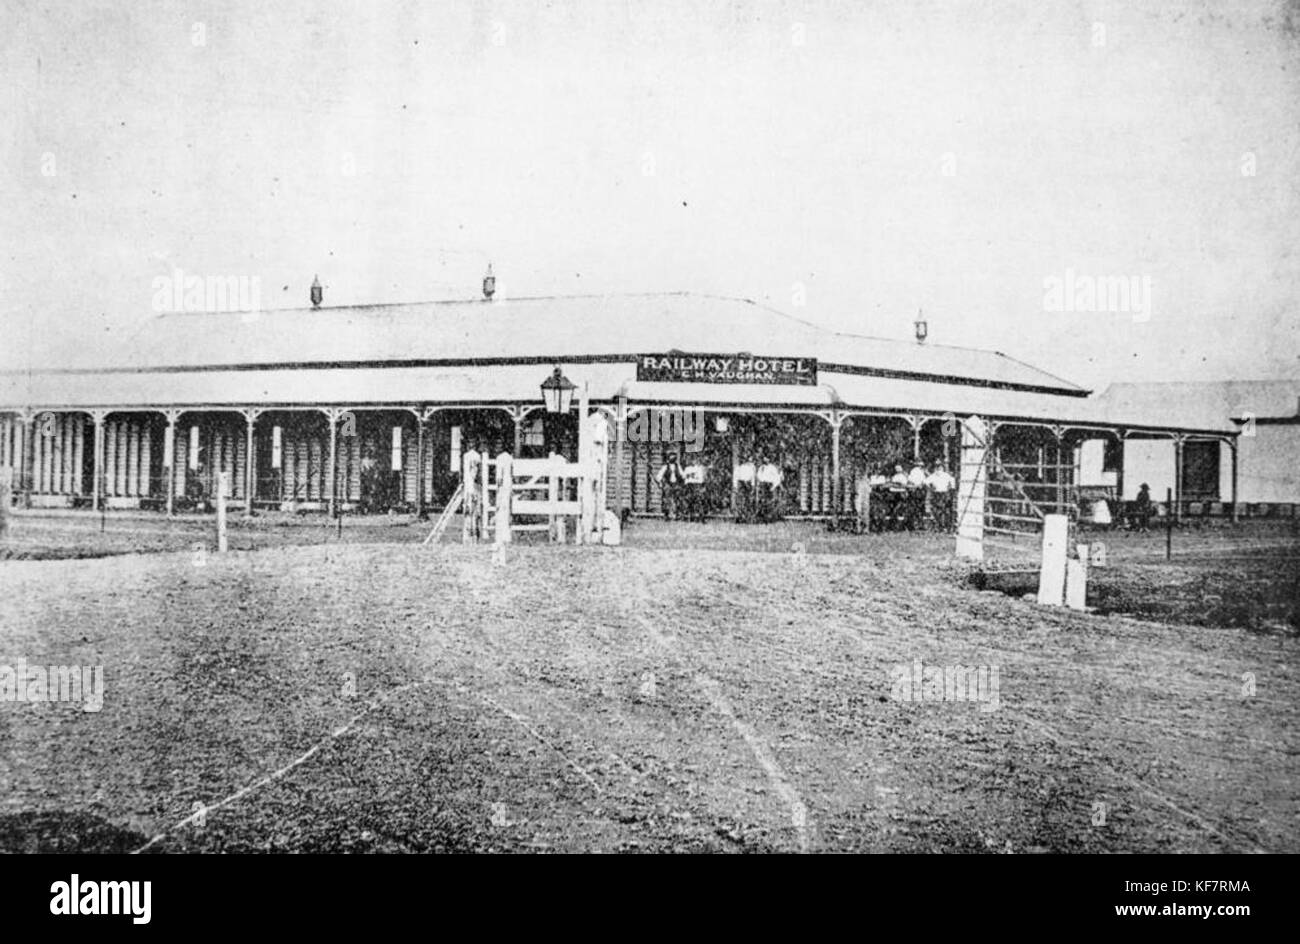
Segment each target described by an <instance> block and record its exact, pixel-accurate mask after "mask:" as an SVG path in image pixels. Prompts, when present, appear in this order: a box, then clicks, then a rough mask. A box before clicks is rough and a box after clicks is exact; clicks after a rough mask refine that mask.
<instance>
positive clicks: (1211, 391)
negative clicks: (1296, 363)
mask: <svg viewBox="0 0 1300 944" xmlns="http://www.w3.org/2000/svg"><path fill="white" fill-rule="evenodd" d="M1093 399H1094V400H1096V401H1097V403H1098V404H1100V406H1101V408H1102V409H1103V410H1104V411H1105V412H1106V413H1107V414H1109V415H1113V416H1121V417H1137V416H1141V417H1146V418H1147V419H1148V421H1149V423H1150V425H1163V424H1171V423H1174V422H1175V421H1177V422H1178V423H1179V424H1181V425H1186V426H1197V427H1207V428H1208V427H1212V426H1213V425H1214V424H1219V425H1222V424H1227V425H1228V426H1229V427H1230V428H1232V429H1236V428H1237V426H1236V425H1235V424H1232V423H1230V422H1229V421H1230V420H1241V419H1244V418H1246V417H1247V416H1248V415H1249V416H1251V417H1254V418H1255V419H1285V418H1291V417H1295V416H1296V415H1297V414H1300V380H1223V381H1197V382H1172V383H1115V384H1111V385H1110V386H1108V387H1107V388H1106V389H1105V390H1103V391H1102V392H1101V393H1099V394H1097V395H1096V396H1095V397H1094V398H1093Z"/></svg>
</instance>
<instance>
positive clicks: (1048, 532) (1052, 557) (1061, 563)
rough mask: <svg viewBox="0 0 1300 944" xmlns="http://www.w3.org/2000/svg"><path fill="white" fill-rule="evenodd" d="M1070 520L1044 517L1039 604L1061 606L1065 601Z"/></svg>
mask: <svg viewBox="0 0 1300 944" xmlns="http://www.w3.org/2000/svg"><path fill="white" fill-rule="evenodd" d="M1069 530H1070V519H1069V518H1068V517H1067V516H1065V515H1044V516H1043V564H1042V569H1041V570H1040V571H1039V576H1038V602H1039V603H1041V604H1042V605H1044V606H1060V605H1061V604H1062V603H1063V602H1064V600H1065V558H1066V541H1067V540H1068V539H1069Z"/></svg>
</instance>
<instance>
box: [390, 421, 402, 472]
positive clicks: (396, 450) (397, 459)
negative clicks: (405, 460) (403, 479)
mask: <svg viewBox="0 0 1300 944" xmlns="http://www.w3.org/2000/svg"><path fill="white" fill-rule="evenodd" d="M390 461H391V463H392V465H391V468H392V470H393V471H394V472H401V471H402V427H400V426H394V427H393V452H392V456H391V457H390Z"/></svg>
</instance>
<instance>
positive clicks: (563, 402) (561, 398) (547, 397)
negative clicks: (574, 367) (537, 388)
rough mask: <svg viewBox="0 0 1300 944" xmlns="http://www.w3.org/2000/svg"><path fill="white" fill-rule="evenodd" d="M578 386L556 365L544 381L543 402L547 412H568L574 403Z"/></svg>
mask: <svg viewBox="0 0 1300 944" xmlns="http://www.w3.org/2000/svg"><path fill="white" fill-rule="evenodd" d="M576 389H578V388H577V386H576V385H575V384H574V383H573V382H572V381H571V380H569V378H568V377H566V376H564V374H562V373H561V372H560V368H559V367H556V368H555V371H554V372H553V373H552V374H551V376H549V377H547V378H546V379H545V380H544V381H542V402H543V403H545V404H546V412H547V413H568V412H569V407H570V406H572V405H573V391H574V390H576Z"/></svg>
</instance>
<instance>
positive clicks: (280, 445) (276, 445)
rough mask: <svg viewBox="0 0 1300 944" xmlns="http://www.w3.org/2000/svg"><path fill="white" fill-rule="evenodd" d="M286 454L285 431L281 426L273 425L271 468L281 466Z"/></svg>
mask: <svg viewBox="0 0 1300 944" xmlns="http://www.w3.org/2000/svg"><path fill="white" fill-rule="evenodd" d="M283 455H284V431H283V430H282V429H281V428H280V427H279V426H272V427H271V468H273V469H278V468H280V464H281V460H282V457H283Z"/></svg>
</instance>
